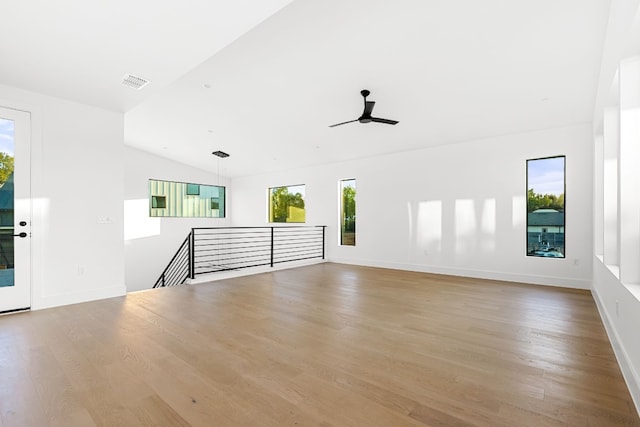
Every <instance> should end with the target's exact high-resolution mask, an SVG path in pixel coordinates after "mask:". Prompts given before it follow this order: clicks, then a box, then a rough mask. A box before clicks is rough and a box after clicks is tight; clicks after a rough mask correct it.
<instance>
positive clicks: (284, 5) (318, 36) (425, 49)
mask: <svg viewBox="0 0 640 427" xmlns="http://www.w3.org/2000/svg"><path fill="white" fill-rule="evenodd" d="M609 3H610V1H609V0H563V1H556V0H538V1H535V2H533V1H521V0H516V1H514V0H484V1H481V2H480V1H477V0H456V1H451V0H397V1H393V2H391V1H384V0H324V1H317V0H293V1H291V0H235V1H223V0H185V1H182V2H167V1H160V2H152V1H130V0H129V1H125V0H110V1H99V2H86V1H82V0H60V1H56V2H51V1H47V0H21V1H15V2H9V3H8V4H6V5H3V7H2V18H3V25H2V26H0V38H1V39H2V40H3V43H2V44H0V58H2V63H3V65H2V66H1V67H0V84H6V85H11V86H16V87H20V88H23V89H27V90H32V91H36V92H40V93H44V94H49V95H52V96H57V97H61V98H66V99H70V100H73V101H78V102H82V103H86V104H90V105H94V106H97V107H101V108H106V109H110V110H114V111H122V112H124V113H125V143H126V144H128V145H130V146H133V147H137V148H139V149H142V150H146V151H149V152H152V153H155V154H158V155H161V156H164V157H168V158H171V159H174V160H177V161H180V162H183V163H187V164H190V165H193V166H195V167H198V168H202V169H209V170H214V169H215V168H216V167H219V165H220V163H219V162H220V161H219V160H217V158H215V157H213V156H212V155H211V152H212V151H215V150H222V151H225V152H228V153H229V154H230V155H231V157H229V158H227V159H224V160H222V162H223V168H224V172H225V174H227V175H228V176H231V177H233V176H241V175H249V174H257V173H261V172H266V171H274V170H284V169H291V168H296V167H306V166H311V165H316V164H322V163H330V162H336V161H341V160H347V159H355V158H360V157H368V156H374V155H379V154H384V153H390V152H396V151H406V150H413V149H417V148H421V147H427V146H433V145H441V144H449V143H456V142H460V141H465V140H470V139H480V138H483V137H489V136H494V135H504V134H510V133H518V132H525V131H529V130H535V129H544V128H552V127H558V126H564V125H569V124H575V123H583V122H590V121H591V119H592V114H593V109H594V101H595V97H596V88H597V83H598V74H599V70H600V59H601V53H602V46H603V40H604V36H605V30H606V24H607V17H608V10H609ZM127 73H132V74H135V75H139V76H141V77H144V78H146V79H149V80H150V81H151V83H150V84H149V85H148V86H147V87H145V88H143V89H142V90H140V91H136V90H133V89H131V88H127V87H124V86H122V85H121V84H120V81H121V79H122V76H123V75H125V74H127ZM361 89H369V90H370V91H371V95H370V97H369V99H370V100H373V101H376V105H375V109H374V116H380V117H385V118H390V119H395V120H399V121H400V123H399V124H398V125H396V126H390V125H384V124H377V123H368V124H361V123H351V124H348V125H345V126H340V127H336V128H329V127H328V126H329V125H330V124H333V123H337V122H342V121H346V120H351V119H356V118H357V117H358V116H359V115H360V113H361V112H362V107H363V106H362V97H361V96H360V93H359V92H360V90H361Z"/></svg>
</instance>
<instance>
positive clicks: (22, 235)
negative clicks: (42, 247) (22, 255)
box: [14, 231, 27, 237]
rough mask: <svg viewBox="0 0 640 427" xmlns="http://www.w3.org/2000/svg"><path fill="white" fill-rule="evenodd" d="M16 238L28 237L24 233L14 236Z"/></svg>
mask: <svg viewBox="0 0 640 427" xmlns="http://www.w3.org/2000/svg"><path fill="white" fill-rule="evenodd" d="M14 236H15V237H27V233H25V232H24V231H23V232H22V233H18V234H14Z"/></svg>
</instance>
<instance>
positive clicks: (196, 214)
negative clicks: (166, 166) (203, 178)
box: [149, 179, 225, 218]
mask: <svg viewBox="0 0 640 427" xmlns="http://www.w3.org/2000/svg"><path fill="white" fill-rule="evenodd" d="M149 204H150V206H149V207H150V209H149V216H152V217H190V218H224V217H225V188H224V187H219V186H216V185H204V184H192V183H186V182H174V181H161V180H156V179H150V180H149Z"/></svg>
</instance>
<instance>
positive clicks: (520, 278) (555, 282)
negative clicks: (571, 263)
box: [329, 258, 591, 290]
mask: <svg viewBox="0 0 640 427" xmlns="http://www.w3.org/2000/svg"><path fill="white" fill-rule="evenodd" d="M329 262H335V263H338V264H351V265H362V266H366V267H380V268H391V269H395V270H407V271H417V272H420V273H433V274H445V275H449V276H461V277H472V278H478V279H489V280H500V281H505V282H518V283H529V284H533V285H544V286H560V287H565V288H572V289H585V290H588V289H591V282H590V281H588V280H579V279H567V278H564V277H552V276H534V275H524V274H514V273H503V272H497V271H484V270H472V269H460V268H452V267H441V266H430V265H420V264H408V263H397V262H380V261H369V260H364V261H363V260H352V259H345V258H331V259H329Z"/></svg>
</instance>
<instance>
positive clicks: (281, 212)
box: [269, 185, 306, 222]
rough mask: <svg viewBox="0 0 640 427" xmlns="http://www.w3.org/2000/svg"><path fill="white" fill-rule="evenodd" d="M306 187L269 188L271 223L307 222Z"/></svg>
mask: <svg viewBox="0 0 640 427" xmlns="http://www.w3.org/2000/svg"><path fill="white" fill-rule="evenodd" d="M305 220H306V213H305V209H304V185H290V186H288V187H273V188H269V222H305Z"/></svg>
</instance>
